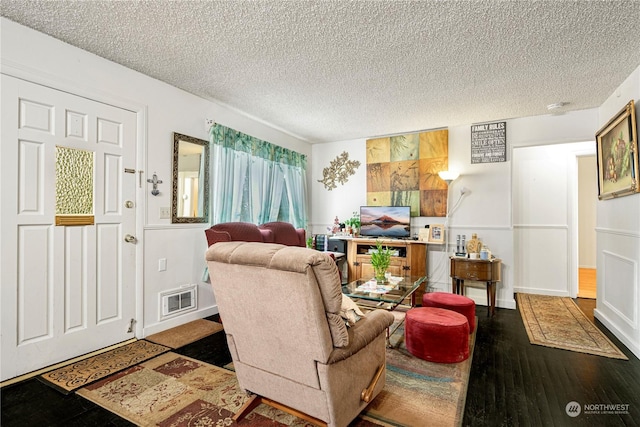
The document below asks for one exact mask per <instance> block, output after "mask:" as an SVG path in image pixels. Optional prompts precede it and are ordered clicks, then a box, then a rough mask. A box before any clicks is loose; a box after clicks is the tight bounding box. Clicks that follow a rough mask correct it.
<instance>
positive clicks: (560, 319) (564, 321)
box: [516, 294, 628, 360]
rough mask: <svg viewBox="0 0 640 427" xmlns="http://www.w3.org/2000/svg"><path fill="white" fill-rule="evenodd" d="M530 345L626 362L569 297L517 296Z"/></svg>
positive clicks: (625, 357) (620, 353) (621, 354)
mask: <svg viewBox="0 0 640 427" xmlns="http://www.w3.org/2000/svg"><path fill="white" fill-rule="evenodd" d="M516 298H517V301H518V309H519V310H520V314H521V316H522V321H523V323H524V327H525V329H526V330H527V334H528V335H529V341H530V342H531V343H532V344H537V345H542V346H546V347H553V348H560V349H563V350H571V351H577V352H580V353H588V354H595V355H597V356H605V357H611V358H614V359H624V360H628V358H627V356H625V355H624V353H623V352H622V351H620V350H619V349H618V348H617V347H616V346H615V345H614V344H613V343H612V342H611V341H610V340H609V338H607V337H606V335H605V334H603V333H602V332H601V331H600V330H599V329H598V328H597V327H596V326H595V325H594V324H593V323H592V322H591V321H590V320H589V319H588V318H587V316H586V315H585V314H584V313H583V312H582V311H581V310H580V308H578V306H577V305H576V303H575V302H574V301H573V300H572V299H571V298H568V297H552V296H545V295H533V294H517V295H516Z"/></svg>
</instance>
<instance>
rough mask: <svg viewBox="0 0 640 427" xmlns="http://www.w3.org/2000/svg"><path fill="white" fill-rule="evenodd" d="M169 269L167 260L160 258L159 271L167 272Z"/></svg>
mask: <svg viewBox="0 0 640 427" xmlns="http://www.w3.org/2000/svg"><path fill="white" fill-rule="evenodd" d="M166 269H167V259H166V258H160V259H159V260H158V271H165V270H166Z"/></svg>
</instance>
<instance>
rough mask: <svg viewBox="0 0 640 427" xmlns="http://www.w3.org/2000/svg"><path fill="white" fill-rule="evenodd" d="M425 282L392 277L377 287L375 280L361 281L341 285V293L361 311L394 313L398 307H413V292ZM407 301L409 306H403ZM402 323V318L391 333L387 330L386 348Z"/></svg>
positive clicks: (407, 277)
mask: <svg viewBox="0 0 640 427" xmlns="http://www.w3.org/2000/svg"><path fill="white" fill-rule="evenodd" d="M394 279H395V280H394ZM426 281H427V277H426V276H405V277H392V279H391V280H389V282H386V283H385V284H384V285H378V284H377V283H376V281H375V279H370V280H363V279H361V280H355V281H353V282H351V283H348V284H346V285H343V286H342V293H343V294H344V295H346V296H348V297H349V298H351V299H352V300H354V301H355V303H356V304H358V306H359V307H360V308H361V309H364V310H374V309H376V308H382V309H385V310H388V311H394V310H395V309H396V308H398V307H399V306H403V307H407V308H411V307H415V306H416V301H415V292H416V291H417V290H418V288H420V287H421V286H422V285H423V284H424V283H426ZM407 299H410V302H409V304H406V303H404V304H403V302H405V301H406V300H407ZM403 323H404V317H402V320H401V321H400V322H397V325H396V326H395V328H393V330H392V331H390V330H389V328H387V346H388V347H391V345H390V342H389V338H390V337H391V335H393V333H394V332H395V331H396V330H398V328H399V327H400V326H401V325H402V324H403Z"/></svg>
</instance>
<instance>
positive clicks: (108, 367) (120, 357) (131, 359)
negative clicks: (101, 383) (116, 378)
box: [39, 340, 170, 394]
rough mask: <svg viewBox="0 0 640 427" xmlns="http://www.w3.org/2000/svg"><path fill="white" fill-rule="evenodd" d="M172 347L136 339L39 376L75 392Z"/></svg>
mask: <svg viewBox="0 0 640 427" xmlns="http://www.w3.org/2000/svg"><path fill="white" fill-rule="evenodd" d="M169 350H170V349H169V348H168V347H165V346H163V345H158V344H154V343H151V342H148V341H144V340H140V341H135V342H132V343H130V344H127V345H123V346H122V347H118V348H115V349H113V350H109V351H107V352H104V353H102V354H98V355H96V356H92V357H89V358H86V359H83V360H81V361H79V362H76V363H72V364H70V365H67V366H63V367H62V368H59V369H56V370H53V371H50V372H47V373H45V374H42V375H41V376H40V377H39V379H40V380H41V381H42V382H44V383H45V384H48V385H50V386H52V387H53V388H55V389H56V390H59V391H61V392H62V393H64V394H68V393H71V392H72V391H74V390H77V389H78V388H80V387H83V386H85V385H87V384H90V383H92V382H94V381H97V380H99V379H102V378H105V377H107V376H109V375H111V374H114V373H116V372H119V371H122V370H123V369H126V368H128V367H130V366H134V365H137V364H138V363H140V362H142V361H145V360H148V359H151V358H153V357H156V356H158V355H160V354H162V353H165V352H167V351H169Z"/></svg>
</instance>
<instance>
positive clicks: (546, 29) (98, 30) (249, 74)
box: [1, 0, 640, 142]
mask: <svg viewBox="0 0 640 427" xmlns="http://www.w3.org/2000/svg"><path fill="white" fill-rule="evenodd" d="M1 14H2V16H4V17H6V18H8V19H11V20H13V21H15V22H18V23H21V24H23V25H26V26H28V27H31V28H34V29H36V30H38V31H41V32H43V33H46V34H49V35H51V36H53V37H55V38H58V39H60V40H63V41H65V42H67V43H69V44H71V45H74V46H77V47H79V48H82V49H84V50H87V51H89V52H93V53H95V54H96V55H99V56H101V57H104V58H107V59H110V60H112V61H114V62H117V63H119V64H122V65H124V66H126V67H129V68H132V69H134V70H137V71H140V72H142V73H144V74H147V75H149V76H152V77H154V78H156V79H159V80H162V81H164V82H167V83H169V84H171V85H174V86H176V87H179V88H181V89H183V90H185V91H187V92H191V93H193V94H196V95H199V96H201V97H203V98H206V99H210V100H213V101H216V102H219V103H222V104H225V105H228V106H230V107H232V108H234V109H236V110H239V111H241V112H243V113H245V114H247V115H249V116H253V117H256V118H259V119H260V120H262V121H264V122H267V123H269V124H271V125H272V126H274V127H276V128H279V129H282V130H284V131H286V132H289V133H291V134H293V135H295V136H298V137H301V138H303V139H305V140H307V141H309V142H326V141H341V140H348V139H355V138H365V137H371V136H376V135H384V134H393V133H402V132H411V131H416V130H422V129H431V128H438V127H447V126H456V125H464V124H471V123H477V122H482V121H493V120H502V119H508V118H515V117H524V116H535V115H542V114H548V111H547V109H546V106H547V105H548V104H551V103H556V102H561V101H562V102H568V103H569V104H568V105H567V106H566V107H564V108H563V110H564V111H570V110H581V109H586V108H594V107H598V106H599V105H601V104H602V103H603V102H604V101H605V100H606V98H607V97H608V96H609V95H610V94H611V93H613V91H614V90H615V88H616V87H618V86H619V85H620V83H622V81H624V79H625V78H626V77H628V76H629V74H631V72H632V71H633V70H634V69H635V68H637V67H638V65H640V30H639V29H640V25H638V23H639V22H640V2H638V1H633V0H632V1H581V0H580V1H487V0H477V1H435V0H426V1H358V2H352V1H293V2H288V1H255V2H254V1H252V2H247V1H159V0H156V1H65V0H62V1H25V0H20V1H11V0H2V5H1ZM213 119H215V117H214V118H213Z"/></svg>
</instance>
